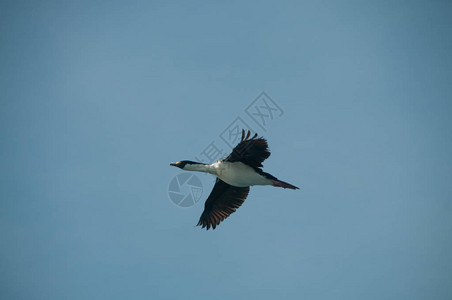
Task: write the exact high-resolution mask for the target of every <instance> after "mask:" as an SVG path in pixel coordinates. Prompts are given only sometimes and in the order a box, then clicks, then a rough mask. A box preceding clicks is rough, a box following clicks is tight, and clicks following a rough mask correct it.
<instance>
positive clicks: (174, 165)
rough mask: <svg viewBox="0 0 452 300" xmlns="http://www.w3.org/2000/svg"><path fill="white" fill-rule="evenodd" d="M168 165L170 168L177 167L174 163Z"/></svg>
mask: <svg viewBox="0 0 452 300" xmlns="http://www.w3.org/2000/svg"><path fill="white" fill-rule="evenodd" d="M169 165H170V166H173V167H177V164H176V163H170V164H169Z"/></svg>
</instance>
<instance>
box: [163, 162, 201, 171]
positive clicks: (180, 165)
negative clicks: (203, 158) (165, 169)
mask: <svg viewBox="0 0 452 300" xmlns="http://www.w3.org/2000/svg"><path fill="white" fill-rule="evenodd" d="M201 164H202V163H199V162H195V161H191V160H182V161H178V162H177V163H170V166H173V167H178V168H180V169H182V170H187V169H188V168H189V167H190V166H193V165H201Z"/></svg>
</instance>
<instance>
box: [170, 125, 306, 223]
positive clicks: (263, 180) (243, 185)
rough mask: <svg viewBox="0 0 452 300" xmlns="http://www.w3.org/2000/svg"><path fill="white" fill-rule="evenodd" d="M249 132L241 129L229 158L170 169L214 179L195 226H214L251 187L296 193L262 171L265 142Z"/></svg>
mask: <svg viewBox="0 0 452 300" xmlns="http://www.w3.org/2000/svg"><path fill="white" fill-rule="evenodd" d="M250 135H251V132H250V131H248V132H247V134H246V135H245V131H244V130H242V138H241V141H240V143H239V144H238V145H237V146H235V148H234V149H233V150H232V153H231V154H229V156H227V157H225V158H222V159H220V160H218V161H217V162H214V163H213V164H210V165H207V164H203V163H199V162H194V161H189V160H183V161H179V162H177V163H171V164H170V166H174V167H178V168H181V169H182V170H187V171H198V172H205V173H210V174H213V175H215V176H216V177H217V180H216V182H215V186H214V187H213V190H212V192H211V193H210V195H209V197H208V198H207V200H206V203H205V205H204V211H203V213H202V215H201V218H200V219H199V222H198V224H197V225H198V226H199V225H202V228H204V227H207V230H209V228H210V227H212V228H213V229H215V227H216V226H217V225H218V224H220V222H222V221H223V220H224V219H226V218H227V217H229V215H230V214H232V213H233V212H235V211H236V209H237V208H239V207H240V205H242V203H243V202H244V201H245V199H246V197H247V196H248V193H249V191H250V186H252V185H272V186H276V187H282V188H288V189H293V190H296V189H298V187H296V186H294V185H291V184H289V183H287V182H284V181H281V180H279V179H278V178H276V177H275V176H273V175H270V174H268V173H265V172H264V171H262V169H261V167H262V162H263V161H264V160H265V159H267V158H268V157H269V156H270V151H269V150H268V144H267V141H266V140H265V139H264V138H262V137H260V138H257V133H256V134H254V136H253V137H251V138H250Z"/></svg>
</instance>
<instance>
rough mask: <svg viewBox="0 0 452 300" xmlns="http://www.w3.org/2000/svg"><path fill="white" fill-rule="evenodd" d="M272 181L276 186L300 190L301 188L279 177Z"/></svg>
mask: <svg viewBox="0 0 452 300" xmlns="http://www.w3.org/2000/svg"><path fill="white" fill-rule="evenodd" d="M271 181H272V183H273V186H276V187H282V188H285V189H292V190H299V189H300V188H299V187H296V186H294V185H291V184H290V183H287V182H284V181H282V180H279V179H276V180H274V179H272V180H271Z"/></svg>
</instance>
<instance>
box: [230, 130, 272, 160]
mask: <svg viewBox="0 0 452 300" xmlns="http://www.w3.org/2000/svg"><path fill="white" fill-rule="evenodd" d="M250 135H251V132H250V131H249V130H248V132H247V133H246V136H245V130H242V139H241V141H240V143H239V144H238V145H237V146H235V148H234V149H233V150H232V153H231V154H229V156H228V157H226V159H225V161H228V162H236V161H240V162H242V163H244V164H246V165H248V166H250V167H253V168H260V167H262V162H263V161H264V160H266V159H267V158H268V157H269V156H270V151H269V150H268V144H267V141H266V140H265V139H264V138H262V137H260V138H257V133H256V134H254V135H253V137H252V138H250Z"/></svg>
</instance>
